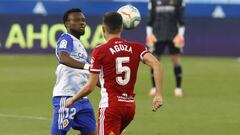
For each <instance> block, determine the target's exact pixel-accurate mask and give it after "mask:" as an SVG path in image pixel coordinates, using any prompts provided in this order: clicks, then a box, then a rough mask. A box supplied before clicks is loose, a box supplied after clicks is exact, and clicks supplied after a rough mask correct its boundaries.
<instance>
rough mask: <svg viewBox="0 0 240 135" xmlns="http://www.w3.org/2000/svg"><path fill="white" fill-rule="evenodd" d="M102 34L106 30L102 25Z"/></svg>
mask: <svg viewBox="0 0 240 135" xmlns="http://www.w3.org/2000/svg"><path fill="white" fill-rule="evenodd" d="M102 32H103V33H105V32H106V28H105V26H104V25H102Z"/></svg>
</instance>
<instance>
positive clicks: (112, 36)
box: [106, 34, 121, 40]
mask: <svg viewBox="0 0 240 135" xmlns="http://www.w3.org/2000/svg"><path fill="white" fill-rule="evenodd" d="M106 38H107V40H111V39H113V38H121V34H109V35H107V36H106Z"/></svg>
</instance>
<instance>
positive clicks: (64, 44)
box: [57, 34, 73, 53]
mask: <svg viewBox="0 0 240 135" xmlns="http://www.w3.org/2000/svg"><path fill="white" fill-rule="evenodd" d="M72 50H73V39H72V38H71V37H70V36H69V35H66V34H65V35H62V36H61V37H60V38H59V40H58V42H57V52H61V51H65V52H67V53H71V52H72Z"/></svg>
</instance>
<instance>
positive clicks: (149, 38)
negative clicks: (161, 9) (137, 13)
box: [146, 0, 157, 47]
mask: <svg viewBox="0 0 240 135" xmlns="http://www.w3.org/2000/svg"><path fill="white" fill-rule="evenodd" d="M154 9H155V5H154V2H153V1H152V0H150V1H149V2H148V19H147V27H146V45H147V46H149V47H152V46H153V45H154V43H155V42H156V41H157V39H156V37H155V35H154V34H153V28H152V27H153V22H154V20H155V16H156V12H155V10H154Z"/></svg>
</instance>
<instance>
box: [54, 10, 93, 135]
mask: <svg viewBox="0 0 240 135" xmlns="http://www.w3.org/2000/svg"><path fill="white" fill-rule="evenodd" d="M63 22H64V25H65V27H66V29H67V33H63V34H62V35H61V36H60V37H59V39H58V41H57V47H56V57H57V60H58V62H59V65H58V66H57V69H56V76H57V79H56V84H55V86H54V90H53V97H52V104H53V108H54V115H53V120H52V129H51V133H52V135H66V134H67V132H68V131H69V130H70V128H73V129H75V130H80V132H81V135H96V134H97V131H96V130H97V129H96V120H95V113H94V111H93V108H92V105H91V103H90V101H89V99H88V98H87V97H82V98H81V99H79V100H78V101H76V102H75V104H73V105H72V106H71V107H70V108H65V107H64V106H65V103H66V101H67V99H68V98H70V97H72V96H74V95H75V94H76V93H77V92H78V91H79V90H80V88H81V87H83V86H84V85H85V84H86V83H87V81H88V74H89V71H88V70H89V67H90V65H89V59H88V55H87V52H86V50H85V48H84V46H83V44H82V42H81V41H80V40H79V39H80V36H82V35H84V33H85V27H86V19H85V16H84V14H83V13H82V11H81V10H80V9H78V8H74V9H70V10H68V11H66V12H65V13H64V16H63Z"/></svg>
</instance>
